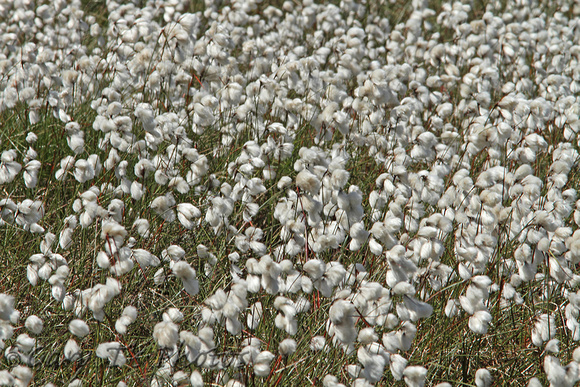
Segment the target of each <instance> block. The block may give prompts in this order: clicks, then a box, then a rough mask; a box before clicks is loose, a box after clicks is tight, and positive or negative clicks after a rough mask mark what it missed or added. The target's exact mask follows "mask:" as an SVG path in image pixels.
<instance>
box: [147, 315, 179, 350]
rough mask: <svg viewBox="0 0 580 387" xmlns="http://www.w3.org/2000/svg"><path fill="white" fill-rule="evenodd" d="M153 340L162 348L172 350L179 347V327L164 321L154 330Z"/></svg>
mask: <svg viewBox="0 0 580 387" xmlns="http://www.w3.org/2000/svg"><path fill="white" fill-rule="evenodd" d="M153 338H154V339H155V342H156V343H157V345H159V346H160V347H162V348H172V347H174V346H175V345H177V341H178V340H179V333H178V328H177V325H175V324H174V323H173V322H171V321H162V322H160V323H157V324H156V325H155V327H154V328H153Z"/></svg>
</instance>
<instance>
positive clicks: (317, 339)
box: [310, 336, 326, 352]
mask: <svg viewBox="0 0 580 387" xmlns="http://www.w3.org/2000/svg"><path fill="white" fill-rule="evenodd" d="M325 347H326V339H325V338H324V337H322V336H314V337H313V338H312V340H310V350H311V351H313V352H318V351H322V350H323V349H325Z"/></svg>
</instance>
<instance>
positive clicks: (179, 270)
mask: <svg viewBox="0 0 580 387" xmlns="http://www.w3.org/2000/svg"><path fill="white" fill-rule="evenodd" d="M171 270H172V271H173V274H175V276H176V277H177V278H179V279H180V280H181V282H182V283H183V287H184V288H185V291H186V292H187V293H189V294H190V295H192V296H195V295H196V294H197V293H198V292H199V282H198V281H197V277H196V275H195V270H194V269H193V268H192V267H191V266H190V265H189V263H187V262H185V261H179V262H176V263H175V264H174V265H173V268H172V269H171Z"/></svg>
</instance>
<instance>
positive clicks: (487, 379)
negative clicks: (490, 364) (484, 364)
mask: <svg viewBox="0 0 580 387" xmlns="http://www.w3.org/2000/svg"><path fill="white" fill-rule="evenodd" d="M492 380H493V378H492V377H491V373H490V372H489V371H488V370H487V369H485V368H480V369H478V370H477V372H476V373H475V385H476V386H477V387H489V386H491V381H492Z"/></svg>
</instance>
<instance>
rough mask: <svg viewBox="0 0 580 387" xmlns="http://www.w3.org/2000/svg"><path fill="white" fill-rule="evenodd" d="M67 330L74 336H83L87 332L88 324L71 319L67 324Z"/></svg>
mask: <svg viewBox="0 0 580 387" xmlns="http://www.w3.org/2000/svg"><path fill="white" fill-rule="evenodd" d="M68 329H69V331H70V332H71V333H72V334H73V335H75V336H76V337H81V338H82V337H85V336H86V335H88V334H89V332H90V330H89V326H88V325H87V323H86V322H84V321H83V320H78V319H76V320H72V321H71V322H70V323H69V325H68Z"/></svg>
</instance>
